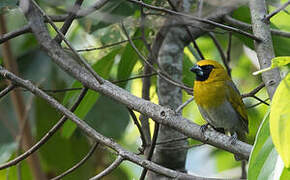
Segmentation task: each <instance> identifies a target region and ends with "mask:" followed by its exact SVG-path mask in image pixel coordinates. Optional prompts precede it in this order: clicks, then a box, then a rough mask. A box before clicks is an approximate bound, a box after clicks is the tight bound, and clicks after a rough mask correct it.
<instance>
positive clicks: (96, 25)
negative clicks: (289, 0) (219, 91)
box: [0, 0, 290, 180]
mask: <svg viewBox="0 0 290 180" xmlns="http://www.w3.org/2000/svg"><path fill="white" fill-rule="evenodd" d="M37 2H38V3H39V4H40V5H41V7H42V8H43V9H44V10H45V11H46V12H49V14H50V13H51V14H53V13H55V14H62V13H64V12H65V11H66V9H68V8H69V7H70V6H72V3H73V2H71V1H47V0H39V1H37ZM144 2H146V3H148V4H152V5H158V6H164V5H165V7H169V5H168V4H167V3H166V1H151V0H147V1H144ZM15 4H16V1H14V0H13V1H1V2H0V15H1V14H5V16H4V17H5V18H6V21H7V26H8V31H13V30H15V29H18V28H20V27H22V26H23V25H24V24H25V23H26V20H24V17H23V14H22V12H20V11H19V9H16V8H15V7H16V5H15ZM90 5H92V2H91V1H90V2H89V1H84V8H85V7H89V6H90ZM195 7H197V5H196V4H194V5H193V7H192V9H193V10H196V9H194V8H195ZM270 9H271V10H273V7H270ZM288 9H289V8H288ZM145 13H148V14H149V15H148V16H147V17H148V18H147V19H146V22H145V28H144V29H145V30H144V36H145V38H146V40H147V41H148V42H149V43H150V44H152V43H153V41H154V39H155V37H156V35H157V33H158V31H159V29H160V26H162V24H163V23H164V18H163V17H162V16H156V13H159V12H157V11H151V10H148V9H146V10H145ZM150 13H152V14H153V15H150ZM140 17H141V12H140V7H138V6H137V5H134V4H132V3H130V2H128V1H125V0H122V1H118V0H113V1H109V2H108V3H107V4H106V5H105V6H103V7H102V8H101V9H100V10H99V11H95V12H93V13H92V14H90V15H88V16H86V17H83V18H80V19H77V20H75V21H74V23H73V25H72V26H71V27H70V31H69V32H68V34H67V37H68V39H69V40H70V42H72V44H73V45H74V46H75V47H76V48H77V49H85V48H91V47H102V48H99V49H98V50H94V51H89V50H86V51H85V52H82V54H81V55H83V57H84V58H85V59H86V60H87V61H88V62H89V63H91V65H92V67H93V69H94V70H95V71H96V72H97V73H98V74H99V75H100V76H102V77H103V78H104V79H106V80H108V81H112V82H116V81H122V82H120V83H117V85H118V86H119V87H121V88H123V89H126V90H127V91H129V92H130V93H132V94H134V95H136V96H139V97H141V93H142V85H143V84H142V81H141V79H140V78H139V79H136V80H127V79H128V78H131V77H133V76H137V75H142V71H143V69H144V64H145V63H144V62H143V61H142V60H140V59H139V57H138V55H137V54H136V52H135V51H134V49H133V48H132V47H131V45H130V43H128V42H127V41H126V40H127V39H126V38H125V36H124V35H123V33H122V30H121V28H120V26H119V22H120V21H123V22H124V24H125V25H126V29H127V30H128V32H129V34H130V37H132V39H133V38H134V40H133V42H134V44H135V45H136V47H137V48H138V50H139V51H140V52H141V53H142V54H143V55H144V56H148V54H149V53H148V51H147V49H146V48H145V45H144V42H143V41H142V39H141V38H140V37H142V36H143V33H142V29H141V28H140ZM232 17H234V18H235V19H238V20H240V21H243V22H246V23H251V17H250V12H249V8H248V7H247V6H242V7H240V8H239V9H237V10H235V11H234V12H233V14H232ZM287 18H288V19H289V15H287V14H286V13H284V12H281V13H279V14H278V15H276V16H275V18H274V19H273V20H272V21H271V23H270V26H271V28H273V29H277V30H281V29H283V30H285V31H289V30H290V27H289V26H286V25H285V24H287V23H288V22H287ZM9 22H13V23H9ZM56 24H57V26H58V27H61V26H62V23H56ZM168 28H169V27H168ZM49 30H50V33H51V34H52V35H55V34H56V33H55V32H54V31H53V30H52V29H51V27H49ZM206 31H208V30H206ZM216 31H217V33H216V37H217V39H218V41H219V42H220V43H221V46H222V48H223V50H224V51H225V52H226V49H227V47H228V33H227V32H226V31H224V30H220V29H217V30H216ZM121 41H124V42H122V43H118V44H117V45H114V46H113V45H112V46H109V47H103V46H107V45H110V44H112V43H117V42H121ZM196 42H197V44H198V45H199V47H200V49H201V51H202V52H203V54H204V56H205V57H206V58H207V59H215V60H217V61H219V62H220V63H222V59H221V57H220V54H219V51H218V50H217V48H216V47H215V46H214V44H213V42H212V40H211V39H210V38H209V37H208V36H207V35H206V34H205V35H203V36H201V37H199V38H198V39H197V40H196ZM10 43H11V47H12V52H13V55H14V57H15V59H16V60H17V65H18V67H19V72H20V75H21V77H23V78H24V79H29V80H31V81H32V82H33V83H34V84H37V85H38V86H39V87H41V88H42V89H46V90H51V89H53V90H56V89H66V88H82V87H83V86H82V84H81V83H80V82H78V81H77V80H74V79H72V78H71V77H69V76H68V75H67V74H65V73H64V72H63V71H62V70H60V68H59V67H58V66H57V65H55V64H53V63H52V61H51V59H50V57H49V56H48V55H46V53H45V52H44V51H42V50H41V48H39V47H38V43H37V40H36V39H35V38H34V36H33V35H32V34H25V35H22V36H20V37H17V38H14V39H12V40H10ZM63 46H64V45H63ZM273 46H274V50H275V53H276V56H278V57H277V58H275V59H274V60H273V63H272V67H271V68H275V67H281V66H287V67H289V54H290V49H289V46H290V39H289V38H284V37H281V36H273ZM231 47H232V49H231V61H230V67H231V68H232V77H233V80H234V81H235V83H236V84H237V87H238V89H240V91H241V93H242V94H243V93H246V92H250V91H251V90H252V89H254V88H255V87H256V86H257V85H258V84H260V83H261V82H262V79H261V78H260V77H258V76H251V74H252V72H254V71H257V67H255V66H254V65H253V64H254V63H253V62H254V60H253V59H254V58H253V56H251V55H249V54H248V53H247V52H246V51H244V49H245V47H248V48H250V49H252V50H254V42H253V40H252V39H250V38H249V37H246V36H244V35H241V34H238V33H233V38H232V46H231ZM192 49H193V48H192V44H190V45H189V46H188V47H186V48H185V50H184V58H183V77H182V83H183V84H185V85H186V86H188V87H192V86H193V83H194V79H195V77H194V76H193V74H192V73H191V72H190V71H189V69H190V67H192V65H193V64H194V63H195V62H196V59H195V56H193V55H192ZM194 52H195V51H194ZM68 54H70V53H68ZM0 63H1V64H3V54H2V52H1V54H0ZM155 67H156V68H158V66H155ZM124 80H125V81H124ZM156 81H157V77H152V78H151V82H152V83H151V87H150V90H151V92H150V98H151V101H152V102H154V103H158V97H157V95H156V94H157V90H158V87H157V85H156V84H157V83H156ZM289 81H290V73H288V75H287V76H286V77H285V78H284V79H283V80H282V81H281V83H280V85H279V87H278V89H277V91H276V93H275V95H274V97H273V101H272V103H271V107H270V109H268V107H267V106H266V105H264V104H262V105H259V106H256V107H254V108H249V109H248V116H249V131H250V133H249V135H248V143H250V144H254V147H253V151H252V153H251V156H250V161H249V168H248V169H249V171H248V172H249V174H248V178H249V179H250V180H251V179H253V180H256V179H282V180H284V179H289V177H290V170H289V167H290V153H289V148H290V147H289V146H290V145H289V143H288V142H289V137H290V135H289V132H290V130H289V128H290V124H289V119H290V117H289V116H290V112H289V99H290V94H289V92H290V90H289V88H290V82H289ZM5 87H6V84H5V82H4V81H3V80H2V78H1V81H0V89H1V90H2V89H4V88H5ZM79 93H80V90H74V91H67V92H60V93H51V92H50V95H52V96H53V97H55V98H56V99H57V100H58V101H59V102H62V104H64V105H65V106H67V107H71V106H72V105H73V103H74V102H75V100H76V99H77V97H78V95H79ZM21 94H22V95H23V98H24V101H25V104H26V106H27V107H28V106H30V105H32V108H31V109H30V110H28V117H29V118H28V119H29V124H30V126H31V129H32V134H33V136H34V138H35V139H36V140H39V139H40V138H41V137H42V136H44V135H45V134H46V133H47V132H48V131H49V129H50V128H51V127H52V126H53V125H54V124H55V123H56V122H57V121H58V119H59V118H61V114H59V113H58V112H57V111H56V110H55V109H53V108H51V107H50V106H49V105H48V104H47V103H46V102H45V101H43V100H41V99H39V98H35V97H32V96H31V94H30V93H28V92H26V91H24V90H21ZM256 95H257V96H258V97H259V98H261V99H263V100H264V99H266V98H267V97H268V96H267V94H266V91H265V88H264V89H262V90H261V91H260V92H258V93H257V94H256ZM189 98H190V96H189V95H188V94H186V93H185V92H183V101H184V102H185V101H186V100H187V99H189ZM244 102H245V104H246V106H247V107H250V106H253V105H255V104H256V103H257V101H256V100H255V99H253V98H246V99H244ZM14 109H15V108H14V107H13V103H12V101H11V99H10V96H6V97H4V98H1V100H0V114H1V115H0V163H4V162H6V161H8V160H10V159H12V158H15V157H16V156H17V149H18V143H17V141H16V140H15V139H16V137H17V136H18V134H19V132H20V130H19V129H20V128H19V127H20V124H19V123H18V121H17V116H16V115H15V110H14ZM267 111H268V113H267ZM74 113H75V114H76V115H77V116H78V117H79V118H81V119H83V120H84V121H86V122H88V123H89V124H90V126H91V127H93V128H94V129H96V130H97V131H98V132H99V133H101V134H103V135H105V136H107V137H110V138H113V139H114V140H116V141H117V142H118V143H119V144H121V145H122V146H123V147H125V148H126V149H128V150H130V151H132V152H137V149H138V147H140V144H141V143H140V137H139V132H138V130H137V128H136V127H135V126H134V123H133V122H132V120H131V119H130V117H129V114H128V111H127V109H126V107H125V106H124V105H122V104H119V103H117V102H115V101H114V100H112V99H110V98H108V97H106V96H104V95H100V94H99V93H96V92H95V91H92V90H89V91H88V93H87V94H86V96H85V97H84V99H83V101H82V102H81V104H80V105H79V107H78V108H77V109H76V111H75V112H74ZM136 114H137V118H138V117H139V116H138V115H139V114H138V113H136ZM182 115H183V116H184V117H186V118H188V119H191V120H192V121H194V122H195V123H197V124H200V125H201V124H204V123H205V122H204V120H203V119H202V118H201V116H200V114H199V112H198V108H197V106H196V104H195V103H194V102H191V103H190V104H188V105H187V106H186V107H185V108H184V109H183V112H182ZM262 121H263V122H262ZM261 122H262V123H261ZM260 123H261V125H260ZM150 127H151V130H153V123H152V120H150ZM189 143H190V145H191V146H193V147H192V148H191V150H192V151H194V152H195V153H189V154H188V156H187V159H188V161H191V162H200V161H199V160H200V159H199V158H200V157H201V156H203V157H204V154H205V153H206V155H207V158H206V159H205V160H204V161H203V162H200V163H189V165H188V166H187V167H186V168H187V170H188V171H189V172H194V173H196V174H201V175H204V176H208V175H217V174H218V175H221V174H223V173H225V172H229V171H231V170H233V169H235V168H237V169H239V166H240V163H239V162H236V161H235V160H234V158H233V155H232V154H230V153H228V152H225V151H223V150H220V149H216V148H212V147H208V146H203V148H204V149H203V148H201V149H198V148H196V147H195V146H196V145H197V146H199V145H200V142H198V141H196V140H192V139H191V140H189ZM91 144H92V143H91V140H90V139H88V138H87V137H86V135H84V134H83V133H82V132H81V131H80V130H79V129H78V128H77V126H76V125H75V124H74V123H73V122H71V121H70V120H67V121H66V122H65V124H64V126H63V127H62V128H61V129H60V130H59V131H58V132H57V133H56V134H55V135H54V136H53V137H52V138H51V139H50V140H49V141H48V142H47V143H46V144H45V145H43V147H41V148H40V150H39V151H38V154H39V156H40V161H41V165H42V168H43V170H44V172H45V173H46V174H47V175H48V176H49V177H54V176H56V175H58V174H60V173H62V172H64V171H65V170H67V169H68V168H70V167H72V166H73V165H74V164H76V163H77V162H79V160H80V159H82V158H83V156H85V154H86V153H87V152H88V151H89V149H90V146H91ZM114 159H115V155H113V154H112V153H111V152H110V151H108V150H107V149H106V148H103V149H102V148H98V150H97V151H96V152H95V153H94V155H93V156H92V157H91V158H90V159H89V160H88V161H87V162H86V163H85V164H84V165H83V166H82V167H81V168H79V169H78V170H76V171H75V172H73V173H72V174H70V175H68V176H67V177H65V178H64V179H88V178H89V177H92V176H93V175H94V174H96V173H99V172H101V171H102V170H103V169H104V168H105V167H107V166H109V164H111V163H112V162H113V160H114ZM204 167H207V168H206V172H202V171H200V172H199V171H198V172H196V169H205V168H204ZM287 168H288V169H287ZM140 171H141V168H140V167H139V166H137V165H135V164H131V163H129V162H125V163H122V165H121V166H120V168H118V169H116V170H115V171H114V172H113V173H112V174H110V175H109V176H107V177H106V178H107V179H118V178H119V179H137V178H139V175H140ZM21 172H22V173H21V174H22V177H23V179H32V173H31V170H30V168H29V166H28V163H27V162H26V161H24V162H23V163H21ZM229 176H230V177H234V178H236V177H238V176H239V174H238V173H231V174H230V175H229ZM6 177H8V178H9V179H16V178H17V167H16V166H14V167H11V168H10V169H9V170H2V171H0V179H4V178H6ZM8 178H7V179H8Z"/></svg>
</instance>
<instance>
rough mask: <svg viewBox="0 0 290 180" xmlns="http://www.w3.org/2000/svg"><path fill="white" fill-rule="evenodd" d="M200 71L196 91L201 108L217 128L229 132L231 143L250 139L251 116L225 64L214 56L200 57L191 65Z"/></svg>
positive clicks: (205, 116) (197, 76)
mask: <svg viewBox="0 0 290 180" xmlns="http://www.w3.org/2000/svg"><path fill="white" fill-rule="evenodd" d="M190 71H191V72H193V73H195V74H196V80H195V81H194V88H193V95H194V99H195V102H196V104H197V106H198V109H199V112H200V114H201V116H202V117H203V119H204V120H206V121H207V124H205V125H203V126H201V130H202V132H204V131H205V130H206V128H207V127H208V125H210V126H211V127H213V128H214V129H216V130H218V131H220V130H222V131H223V132H226V133H227V132H228V133H230V135H231V138H230V143H231V144H235V143H236V140H237V139H239V140H241V141H246V134H247V133H249V130H248V116H247V111H246V106H245V104H244V103H243V100H242V96H241V95H240V92H239V90H238V89H237V87H236V86H235V84H234V82H233V81H232V80H231V78H230V76H229V75H228V74H227V71H226V70H225V69H224V67H223V66H222V65H221V64H219V63H218V62H217V61H214V60H200V61H198V62H197V63H196V64H195V65H194V66H193V67H192V68H191V69H190Z"/></svg>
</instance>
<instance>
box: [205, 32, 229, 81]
mask: <svg viewBox="0 0 290 180" xmlns="http://www.w3.org/2000/svg"><path fill="white" fill-rule="evenodd" d="M208 34H209V36H210V37H211V39H212V40H213V42H214V44H215V46H216V47H217V49H218V51H219V53H220V56H221V58H222V61H223V64H224V65H225V67H226V70H227V73H228V75H229V76H230V67H229V64H228V62H227V58H226V55H225V53H224V51H223V48H222V46H221V44H220V43H219V41H218V40H217V38H216V37H215V35H214V33H212V32H210V33H208Z"/></svg>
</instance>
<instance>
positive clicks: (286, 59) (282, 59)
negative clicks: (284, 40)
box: [253, 56, 290, 75]
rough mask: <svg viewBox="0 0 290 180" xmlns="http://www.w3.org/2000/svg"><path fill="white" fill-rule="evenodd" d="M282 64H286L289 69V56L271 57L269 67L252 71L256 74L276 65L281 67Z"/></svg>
mask: <svg viewBox="0 0 290 180" xmlns="http://www.w3.org/2000/svg"><path fill="white" fill-rule="evenodd" d="M284 66H287V67H288V68H289V69H290V56H279V57H275V58H273V59H272V64H271V67H268V68H265V69H261V70H259V71H256V72H254V73H253V75H258V74H261V73H263V72H265V71H269V70H271V69H273V68H276V67H279V68H282V67H284Z"/></svg>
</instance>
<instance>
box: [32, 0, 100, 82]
mask: <svg viewBox="0 0 290 180" xmlns="http://www.w3.org/2000/svg"><path fill="white" fill-rule="evenodd" d="M30 2H32V3H33V5H34V6H35V7H36V8H37V9H38V10H39V11H40V12H41V14H42V15H43V17H45V18H46V19H47V21H48V23H49V24H50V25H51V26H52V27H53V29H54V30H55V31H56V32H57V33H58V35H60V37H61V38H62V39H63V41H64V42H65V43H66V45H67V46H68V47H69V48H70V49H71V51H72V52H73V54H74V55H75V56H76V57H77V59H78V62H79V63H80V64H82V65H83V66H84V67H85V68H86V69H87V70H88V71H89V72H90V73H91V74H92V75H93V76H94V78H96V80H97V81H98V82H99V83H100V84H103V79H102V78H101V77H100V76H99V75H98V74H97V73H96V72H95V71H94V70H93V68H92V67H91V66H90V65H89V64H88V63H87V62H86V60H84V58H83V57H82V56H81V55H79V53H77V51H76V50H75V49H74V47H73V46H72V45H71V43H70V42H69V41H68V40H67V38H66V37H65V36H64V34H63V33H62V32H61V31H60V30H59V29H58V28H57V27H56V25H55V24H54V23H53V21H52V20H51V18H50V17H49V16H48V15H47V14H46V13H45V12H44V11H43V10H42V9H41V8H40V7H39V6H38V4H37V3H35V1H34V0H31V1H30Z"/></svg>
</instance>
